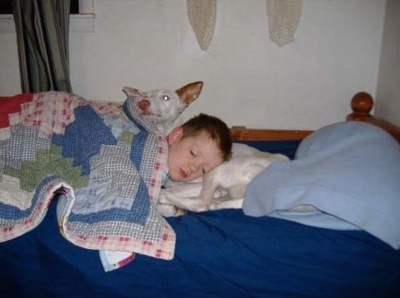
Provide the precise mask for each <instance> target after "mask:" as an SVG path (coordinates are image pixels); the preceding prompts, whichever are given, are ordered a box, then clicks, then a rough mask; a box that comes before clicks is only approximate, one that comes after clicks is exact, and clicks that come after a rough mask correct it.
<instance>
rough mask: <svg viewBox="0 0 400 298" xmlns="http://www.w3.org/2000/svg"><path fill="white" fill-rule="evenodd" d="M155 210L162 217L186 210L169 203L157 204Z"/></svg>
mask: <svg viewBox="0 0 400 298" xmlns="http://www.w3.org/2000/svg"><path fill="white" fill-rule="evenodd" d="M157 210H158V212H159V213H160V214H161V215H162V216H164V217H173V216H180V215H185V214H187V211H186V210H183V209H180V208H178V207H175V206H173V205H169V204H157Z"/></svg>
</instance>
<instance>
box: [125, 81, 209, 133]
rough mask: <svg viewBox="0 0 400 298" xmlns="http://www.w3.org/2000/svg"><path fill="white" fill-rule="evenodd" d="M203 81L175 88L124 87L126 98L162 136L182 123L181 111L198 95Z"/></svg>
mask: <svg viewBox="0 0 400 298" xmlns="http://www.w3.org/2000/svg"><path fill="white" fill-rule="evenodd" d="M202 88H203V82H201V81H197V82H192V83H189V84H187V85H185V86H183V87H181V88H179V89H177V90H168V89H161V90H151V91H147V92H144V91H140V90H138V89H136V88H131V87H124V88H123V89H122V90H123V91H124V92H125V93H126V95H128V99H129V100H131V101H132V102H133V103H134V104H136V105H137V107H138V110H139V113H140V114H141V115H142V116H143V117H144V118H145V119H147V121H149V122H150V123H153V124H154V125H155V126H156V127H157V129H158V130H159V131H160V133H161V134H162V135H163V136H167V135H168V134H169V133H170V132H171V130H172V129H173V128H174V127H176V126H179V125H181V124H182V121H183V120H182V116H181V113H182V112H183V111H184V110H185V109H186V108H187V107H188V106H189V105H190V104H191V103H192V102H193V101H195V100H196V98H197V97H198V96H199V95H200V93H201V90H202Z"/></svg>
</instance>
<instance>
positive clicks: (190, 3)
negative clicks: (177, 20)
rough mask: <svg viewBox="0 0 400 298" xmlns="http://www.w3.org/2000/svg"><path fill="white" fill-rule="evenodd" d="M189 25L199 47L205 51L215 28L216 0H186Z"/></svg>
mask: <svg viewBox="0 0 400 298" xmlns="http://www.w3.org/2000/svg"><path fill="white" fill-rule="evenodd" d="M186 5H187V11H188V16H189V21H190V25H191V26H192V29H193V31H194V33H195V35H196V39H197V42H198V44H199V46H200V49H201V50H203V51H207V49H208V48H209V46H210V44H211V41H212V38H213V35H214V30H215V22H216V13H217V1H216V0H201V1H199V0H186Z"/></svg>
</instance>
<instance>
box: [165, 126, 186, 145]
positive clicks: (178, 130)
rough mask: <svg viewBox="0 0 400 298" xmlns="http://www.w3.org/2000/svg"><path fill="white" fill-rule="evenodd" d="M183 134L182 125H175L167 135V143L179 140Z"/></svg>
mask: <svg viewBox="0 0 400 298" xmlns="http://www.w3.org/2000/svg"><path fill="white" fill-rule="evenodd" d="M182 136H183V128H182V126H177V127H175V128H174V129H173V130H172V131H171V132H170V133H169V134H168V136H167V140H168V145H172V144H173V143H175V141H177V140H179V139H180V138H182Z"/></svg>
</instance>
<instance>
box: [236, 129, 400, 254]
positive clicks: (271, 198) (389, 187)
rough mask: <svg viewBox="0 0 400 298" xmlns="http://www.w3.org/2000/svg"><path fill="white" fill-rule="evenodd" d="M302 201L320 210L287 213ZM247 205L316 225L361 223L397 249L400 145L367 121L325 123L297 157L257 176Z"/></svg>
mask: <svg viewBox="0 0 400 298" xmlns="http://www.w3.org/2000/svg"><path fill="white" fill-rule="evenodd" d="M299 205H312V206H314V207H315V208H317V209H318V210H319V211H318V212H319V213H320V214H319V216H316V214H315V212H305V213H303V214H301V213H300V212H296V213H291V212H287V210H288V209H291V208H294V207H297V206H299ZM243 210H244V213H245V214H247V215H251V216H262V215H267V214H269V215H272V216H277V217H281V218H286V219H290V220H295V221H298V222H300V223H304V224H308V225H313V226H317V227H324V228H333V229H354V228H359V229H362V230H365V231H367V232H369V233H370V234H372V235H374V236H376V237H378V238H379V239H381V240H382V241H384V242H386V243H388V244H389V245H391V246H392V247H393V248H395V249H399V248H400V221H399V218H400V145H399V144H398V143H397V141H396V140H395V139H394V138H392V137H391V136H390V135H389V134H388V133H387V132H385V131H384V130H382V129H380V128H378V127H375V126H373V125H371V124H368V123H362V122H340V123H335V124H331V125H328V126H325V127H323V128H321V129H318V130H317V131H315V132H314V133H312V134H311V135H309V136H308V137H306V138H305V139H304V140H303V141H302V142H301V144H300V146H299V148H298V150H297V152H296V159H295V160H293V161H286V162H282V161H279V162H275V163H273V164H272V165H271V166H269V167H268V168H266V169H265V170H264V171H263V172H261V173H260V174H259V175H258V176H257V177H255V178H254V180H253V181H252V182H251V183H250V184H249V186H248V188H247V193H246V197H245V199H244V203H243ZM285 210H286V211H285ZM310 214H311V215H310ZM324 215H326V216H324ZM327 217H329V219H328V220H327ZM327 223H330V224H327Z"/></svg>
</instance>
